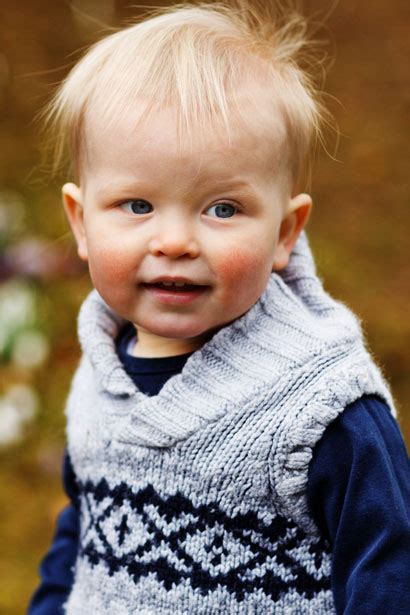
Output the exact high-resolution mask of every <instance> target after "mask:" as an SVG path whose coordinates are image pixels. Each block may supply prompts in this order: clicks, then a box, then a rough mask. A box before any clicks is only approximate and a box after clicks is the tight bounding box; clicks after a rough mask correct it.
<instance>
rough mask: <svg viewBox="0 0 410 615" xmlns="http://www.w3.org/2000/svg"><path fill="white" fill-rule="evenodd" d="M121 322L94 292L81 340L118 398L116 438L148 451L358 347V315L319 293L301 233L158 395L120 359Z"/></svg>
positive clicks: (102, 383)
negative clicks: (245, 302) (296, 372)
mask: <svg viewBox="0 0 410 615" xmlns="http://www.w3.org/2000/svg"><path fill="white" fill-rule="evenodd" d="M124 324H125V321H124V320H123V319H122V318H120V317H119V316H118V315H117V314H115V313H114V312H113V311H112V310H111V309H110V308H109V307H108V306H107V305H106V303H105V302H104V301H103V300H102V298H101V297H100V295H99V294H98V293H97V291H96V290H93V291H92V292H91V293H90V295H89V296H88V297H87V299H86V300H85V302H84V304H83V306H82V308H81V311H80V315H79V337H80V342H81V345H82V349H83V352H84V354H85V356H86V357H87V358H88V359H89V361H90V362H91V364H92V366H93V369H94V374H95V378H96V380H97V383H98V387H99V388H101V389H102V390H103V391H105V393H106V394H108V396H109V397H110V396H111V398H112V397H114V398H115V402H116V403H115V404H111V407H115V408H116V411H117V412H118V415H119V418H120V420H118V424H117V433H116V434H114V437H116V438H117V439H119V440H120V441H126V442H129V443H135V444H140V445H146V446H159V447H164V446H165V447H166V446H170V445H172V444H174V443H175V442H177V441H180V440H184V439H186V438H187V437H188V436H190V435H191V434H193V433H194V432H195V431H197V430H198V429H199V428H200V427H202V426H204V425H205V424H206V423H208V422H210V421H215V420H217V419H219V418H221V417H222V416H223V415H224V414H226V412H227V411H228V408H230V407H232V405H235V404H236V403H241V402H243V401H244V400H246V398H248V399H249V398H250V397H251V396H252V395H254V394H256V393H257V392H258V391H260V390H262V389H263V388H266V386H267V385H268V386H270V387H272V386H274V384H275V382H278V380H279V379H280V378H281V377H283V375H284V374H287V373H289V370H292V369H294V368H296V367H300V366H302V365H304V364H306V363H307V362H308V361H309V358H311V357H312V356H314V355H315V354H316V355H317V353H320V352H324V351H325V349H329V348H332V347H334V346H337V345H340V344H347V345H355V344H357V343H359V344H361V343H362V340H361V331H360V327H359V325H358V322H357V320H356V318H355V317H354V316H353V314H352V313H351V312H350V311H349V310H348V309H347V308H346V307H345V306H343V305H342V304H340V303H338V302H336V301H334V300H333V299H332V298H331V297H330V296H329V295H328V294H327V293H325V291H324V290H323V288H322V285H321V283H320V281H319V279H318V278H317V276H316V273H315V267H314V262H313V259H312V255H311V252H310V249H309V246H308V243H307V239H306V236H305V235H304V234H303V235H302V236H301V237H300V239H299V241H298V242H297V244H296V246H295V248H294V250H293V252H292V256H291V259H290V262H289V265H288V267H287V268H286V269H285V270H284V271H283V272H282V273H281V275H278V274H277V273H273V274H272V275H271V277H270V280H269V283H268V285H267V288H266V290H265V292H264V293H263V295H262V296H261V297H260V299H259V300H258V301H257V303H256V304H255V305H254V306H253V307H252V308H251V309H250V310H249V311H248V312H247V313H246V314H244V315H243V316H242V317H241V318H239V319H238V320H236V321H235V322H233V323H232V324H230V325H228V326H226V327H224V328H222V329H221V330H219V331H218V332H217V333H216V334H215V335H214V336H213V337H212V339H211V340H209V341H208V342H207V343H206V344H205V345H204V346H203V347H202V348H201V349H199V350H198V351H196V352H194V353H193V354H192V355H191V357H190V358H189V359H188V361H187V363H186V364H185V366H184V368H183V370H182V372H181V373H180V374H178V375H176V376H174V377H172V378H170V380H168V381H167V382H166V384H165V385H164V386H163V388H162V389H161V391H160V392H159V394H158V395H156V396H153V397H148V396H146V395H145V394H143V393H142V392H141V391H139V390H138V388H137V387H136V385H135V384H134V383H133V381H132V380H131V378H130V377H129V376H128V375H127V374H126V372H125V371H124V369H123V366H122V364H121V362H120V360H119V358H118V355H117V353H116V350H115V338H116V336H117V334H118V333H119V331H120V329H121V328H122V327H123V325H124Z"/></svg>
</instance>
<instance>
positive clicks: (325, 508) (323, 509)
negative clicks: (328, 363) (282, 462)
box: [308, 396, 410, 615]
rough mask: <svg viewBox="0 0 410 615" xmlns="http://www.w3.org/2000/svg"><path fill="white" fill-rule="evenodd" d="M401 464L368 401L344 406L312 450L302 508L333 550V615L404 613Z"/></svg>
mask: <svg viewBox="0 0 410 615" xmlns="http://www.w3.org/2000/svg"><path fill="white" fill-rule="evenodd" d="M409 478H410V472H409V460H408V457H407V453H406V448H405V444H404V441H403V438H402V436H401V434H400V430H399V427H398V425H397V423H396V421H395V419H394V418H393V417H392V415H391V413H390V411H389V409H388V407H387V406H386V405H385V403H384V402H382V401H381V400H380V399H378V398H377V397H374V396H365V397H363V398H361V399H360V400H358V401H356V402H355V403H353V404H351V405H350V406H349V407H348V408H346V410H345V411H344V412H343V413H342V414H341V415H340V416H339V417H338V418H337V419H336V420H335V421H334V422H333V423H331V425H330V426H329V427H328V428H327V429H326V431H325V433H324V435H323V437H322V439H321V440H320V441H319V443H318V444H317V445H316V447H315V449H314V451H313V458H312V461H311V464H310V468H309V478H308V502H309V507H310V510H311V512H312V515H313V517H314V519H315V521H316V523H317V525H318V527H319V529H320V530H321V531H322V533H323V534H324V535H325V536H326V537H327V538H328V540H329V541H330V543H331V545H332V549H333V559H332V589H333V594H334V599H335V604H336V610H337V613H343V614H345V615H356V614H357V613H369V614H370V613H395V615H399V614H403V615H404V613H408V612H409V611H408V608H409V604H410V521H409V519H410V487H409Z"/></svg>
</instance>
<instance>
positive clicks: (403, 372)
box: [0, 0, 410, 615]
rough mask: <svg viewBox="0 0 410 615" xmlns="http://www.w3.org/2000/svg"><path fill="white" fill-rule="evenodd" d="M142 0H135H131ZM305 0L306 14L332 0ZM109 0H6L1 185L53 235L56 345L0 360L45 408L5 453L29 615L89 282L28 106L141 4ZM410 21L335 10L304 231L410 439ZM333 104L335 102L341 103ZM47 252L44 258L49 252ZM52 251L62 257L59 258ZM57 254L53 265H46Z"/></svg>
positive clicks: (43, 281) (13, 573)
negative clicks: (25, 366)
mask: <svg viewBox="0 0 410 615" xmlns="http://www.w3.org/2000/svg"><path fill="white" fill-rule="evenodd" d="M135 4H137V5H138V2H137V3H135ZM330 4H331V3H330V2H326V1H324V0H310V1H309V2H306V6H307V8H308V10H309V11H310V12H312V11H313V12H316V11H318V10H320V11H321V14H322V15H323V12H324V9H325V8H326V6H327V7H330ZM135 12H136V9H135V8H131V7H130V6H129V4H128V3H125V2H123V1H122V0H121V1H117V2H114V0H86V1H83V2H81V1H80V0H77V2H74V3H71V4H70V3H69V2H62V1H59V0H53V1H51V0H34V1H33V0H18V1H17V2H11V1H8V0H2V3H1V8H0V192H1V191H5V190H14V191H17V192H18V193H19V194H20V195H21V196H22V198H23V200H24V203H25V209H24V225H23V227H22V228H21V229H20V231H19V234H18V235H17V236H16V238H15V242H17V243H18V242H19V241H22V240H24V239H27V238H33V237H34V238H37V239H41V240H42V241H45V242H46V243H45V244H44V245H45V248H44V249H43V252H42V255H41V257H42V258H43V259H44V261H43V262H49V269H48V270H47V268H45V272H43V273H42V274H38V275H34V276H31V278H30V279H31V284H32V285H33V287H34V289H35V292H36V293H38V297H39V305H40V320H41V322H42V323H43V329H44V331H46V334H47V337H48V339H49V341H50V348H51V351H50V355H49V357H48V359H47V361H46V363H45V364H43V366H41V367H40V368H37V369H36V370H32V371H31V372H30V373H26V372H24V373H23V372H21V371H18V370H17V371H16V369H15V368H13V366H11V365H10V364H9V363H7V361H3V363H2V364H0V396H1V394H2V393H3V392H4V391H5V390H6V389H7V386H8V385H9V383H10V382H17V381H20V380H23V381H25V382H28V383H29V384H30V385H31V386H33V387H34V388H35V390H36V391H37V392H38V394H39V398H40V409H39V411H38V413H37V415H36V417H35V420H34V421H33V422H32V423H31V425H30V427H29V428H28V429H27V431H26V433H25V437H24V439H23V441H22V442H21V443H20V444H17V445H14V446H10V447H7V448H3V449H2V450H0V459H1V468H0V478H1V486H2V489H1V492H0V515H1V517H0V521H1V529H0V532H1V533H0V544H1V549H0V552H1V555H0V558H1V559H0V579H1V581H0V583H1V585H0V613H1V614H2V613H5V614H7V615H14V614H17V613H22V612H23V611H24V608H25V605H26V604H27V601H28V597H29V595H30V594H31V592H32V590H33V588H34V586H35V584H36V567H37V565H38V561H39V558H40V556H41V555H42V554H43V553H44V551H45V549H46V547H47V545H48V544H49V541H50V539H51V534H52V530H53V524H54V520H55V516H56V514H57V513H58V511H59V510H60V508H61V506H62V505H63V504H64V501H65V500H64V495H63V493H62V490H61V487H60V462H61V456H62V451H63V446H64V418H63V406H64V399H65V396H66V393H67V388H68V386H69V382H70V378H71V375H72V372H73V370H74V368H75V365H76V361H77V360H78V356H79V349H78V346H77V341H76V337H75V318H76V313H77V310H78V307H79V305H80V302H81V300H82V299H83V297H84V296H85V294H86V292H87V290H88V289H89V282H88V277H87V273H86V272H85V271H84V270H83V269H82V268H81V267H78V266H77V264H76V260H75V254H73V251H72V248H71V246H72V242H71V239H70V237H69V236H68V234H67V226H66V224H65V220H64V216H63V213H62V209H61V205H60V196H59V186H57V185H55V184H53V183H52V182H50V180H49V179H48V178H47V176H46V174H44V172H42V171H41V169H40V167H39V135H38V132H37V130H36V123H35V122H34V116H35V114H36V113H37V112H38V111H39V109H40V108H41V107H42V106H43V104H44V102H45V101H46V100H47V98H48V96H49V93H50V90H51V86H52V84H53V83H55V82H57V81H58V80H59V79H61V78H62V77H63V76H64V74H65V73H66V71H67V69H68V67H69V66H70V65H71V64H72V63H73V61H74V59H75V58H76V57H78V56H77V54H74V55H73V52H74V51H75V50H77V49H78V48H80V47H83V46H86V45H87V44H89V43H90V42H92V41H93V40H95V39H96V37H98V34H99V32H100V31H101V29H102V26H103V25H104V24H111V25H119V24H120V23H122V22H123V21H124V19H128V18H131V17H132V16H133V15H135ZM409 26H410V4H409V2H408V0H390V1H389V2H387V1H382V0H372V2H371V3H370V2H367V3H364V2H355V1H354V0H348V1H343V0H340V2H339V3H338V4H337V5H336V6H335V7H334V9H333V12H332V13H331V15H330V17H329V19H328V27H329V29H330V31H331V32H332V44H331V49H332V50H333V51H332V53H334V55H335V57H336V62H335V65H334V67H333V68H332V69H331V72H330V75H329V78H328V82H327V91H328V92H329V93H330V94H331V95H332V97H334V98H335V99H337V100H334V99H330V100H329V105H330V107H331V110H332V112H333V113H334V115H335V117H336V120H337V122H338V125H339V128H340V131H341V133H342V137H341V140H340V145H339V149H338V152H337V161H334V160H332V159H331V158H329V157H328V156H326V155H325V154H324V153H321V154H320V156H319V159H318V162H317V164H316V167H315V172H314V178H313V188H312V195H313V198H314V202H315V211H314V214H313V216H312V219H311V222H310V224H309V229H310V230H309V235H310V238H311V243H312V247H313V249H314V252H315V255H316V258H317V262H318V268H319V272H320V275H321V276H322V277H323V278H324V279H325V286H326V288H327V290H328V291H330V292H331V293H332V294H333V295H334V296H335V297H337V298H339V299H341V300H343V301H344V302H346V303H347V304H348V305H349V306H350V307H351V308H352V309H353V310H354V311H355V312H356V313H357V314H358V315H359V316H360V318H361V319H362V320H363V326H364V329H365V332H366V335H367V338H368V341H369V344H370V347H371V348H372V350H373V352H374V354H375V356H376V358H377V360H378V362H379V364H380V365H381V366H382V368H383V370H384V372H385V374H386V377H387V378H388V379H389V381H390V383H391V385H392V389H393V393H394V396H395V398H396V400H397V406H398V409H399V412H400V422H401V427H402V430H403V432H404V434H405V436H406V439H407V442H410V414H409V410H408V399H409V396H410V387H409V382H408V373H409V351H408V347H409V337H410V336H409V331H410V326H409V318H408V311H409V310H408V308H409V284H408V280H409V252H408V241H407V237H408V229H409V209H408V205H409V192H410V191H409V188H410V186H409V171H408V166H409V147H408V141H409V131H408V128H409V122H408V113H409V108H410V86H409V70H408V67H409V57H410V54H409V51H410V50H409V47H410V37H409ZM337 101H339V102H337ZM47 259H48V261H47ZM56 259H57V260H58V259H60V260H59V261H58V262H59V263H60V264H59V265H58V266H56V265H55V262H56ZM50 261H51V262H54V265H53V264H51V265H50Z"/></svg>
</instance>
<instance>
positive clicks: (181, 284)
mask: <svg viewBox="0 0 410 615" xmlns="http://www.w3.org/2000/svg"><path fill="white" fill-rule="evenodd" d="M174 284H175V286H185V282H174Z"/></svg>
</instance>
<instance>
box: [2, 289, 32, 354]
mask: <svg viewBox="0 0 410 615" xmlns="http://www.w3.org/2000/svg"><path fill="white" fill-rule="evenodd" d="M35 319H36V298H35V293H34V292H33V290H32V288H31V287H30V286H29V285H28V284H25V283H24V282H22V281H18V280H10V281H9V282H6V283H4V284H2V285H1V286H0V354H1V353H2V352H4V349H5V346H6V344H7V342H8V340H9V339H10V337H12V336H13V335H14V333H15V332H16V331H18V330H19V329H21V328H23V327H27V326H30V325H33V324H34V322H35Z"/></svg>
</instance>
